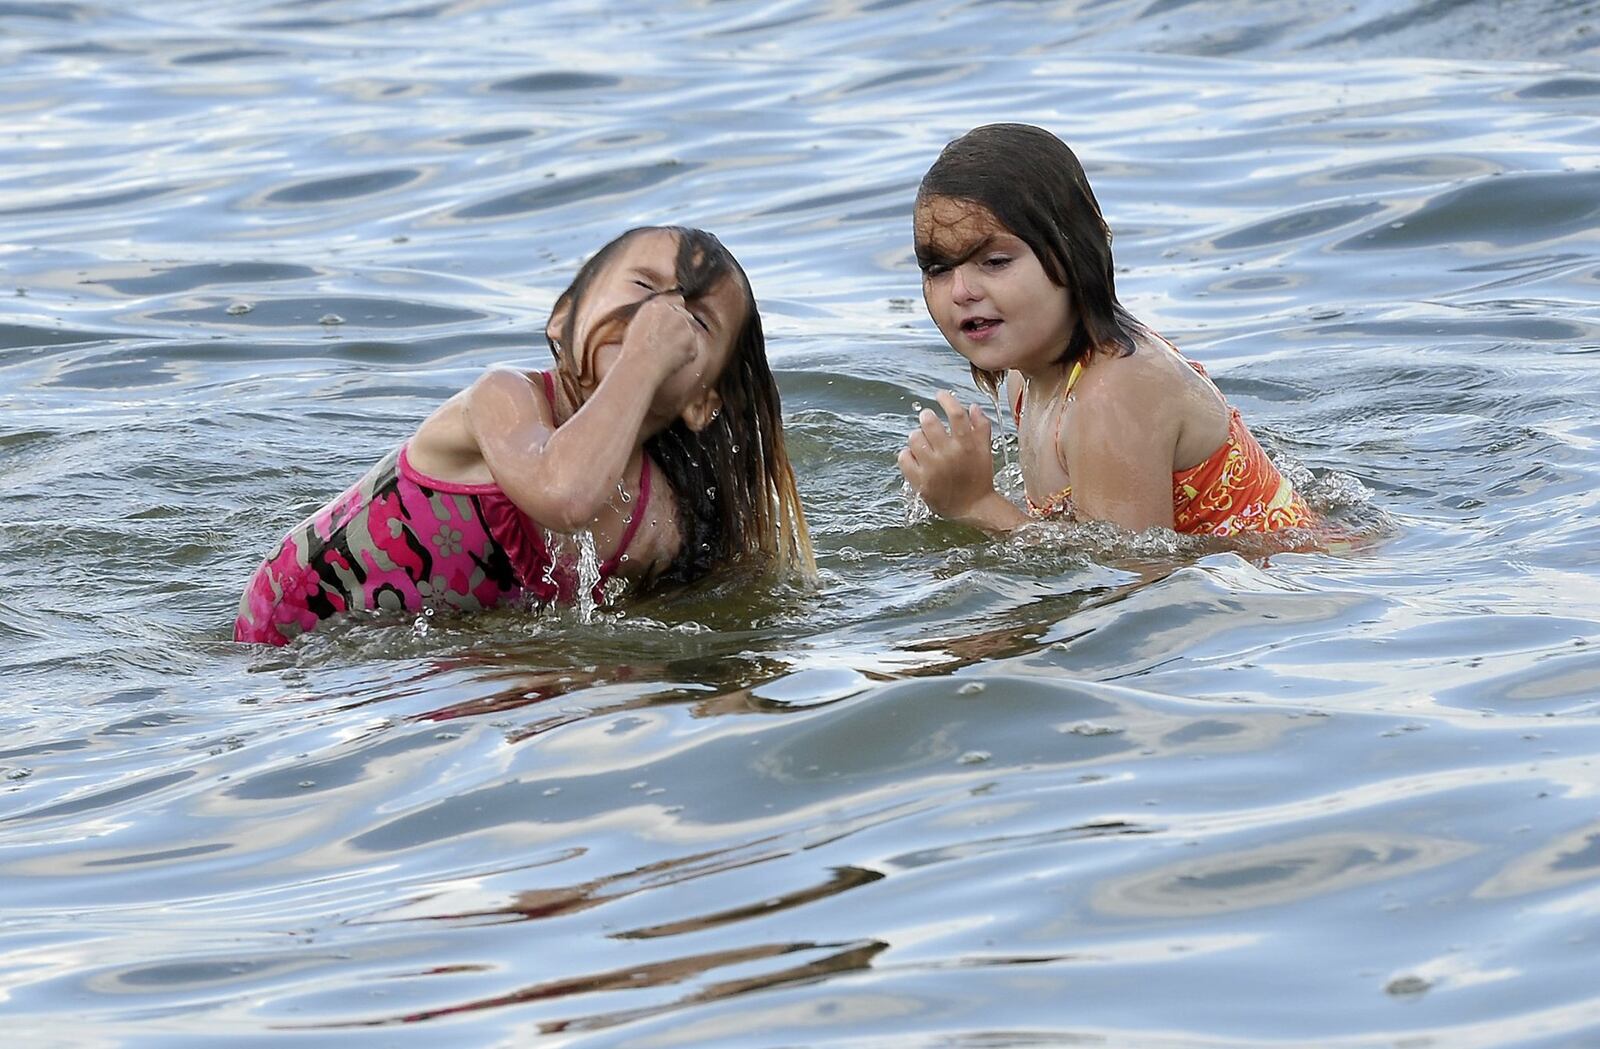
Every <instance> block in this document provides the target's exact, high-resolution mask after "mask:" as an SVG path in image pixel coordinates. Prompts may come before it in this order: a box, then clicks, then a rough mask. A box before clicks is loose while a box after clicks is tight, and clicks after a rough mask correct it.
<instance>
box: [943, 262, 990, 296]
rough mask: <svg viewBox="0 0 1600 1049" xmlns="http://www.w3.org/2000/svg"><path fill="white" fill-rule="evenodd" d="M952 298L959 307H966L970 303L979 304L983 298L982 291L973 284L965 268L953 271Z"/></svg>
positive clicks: (961, 267) (959, 267)
mask: <svg viewBox="0 0 1600 1049" xmlns="http://www.w3.org/2000/svg"><path fill="white" fill-rule="evenodd" d="M950 297H951V298H952V299H954V300H955V303H956V305H957V306H965V305H966V304H967V303H969V302H977V301H978V300H979V299H981V298H983V291H982V289H980V288H978V287H977V286H976V285H975V284H974V283H973V281H972V279H971V277H970V276H969V275H968V273H967V268H966V267H965V266H957V267H956V268H955V269H954V270H953V271H952V279H951V281H950Z"/></svg>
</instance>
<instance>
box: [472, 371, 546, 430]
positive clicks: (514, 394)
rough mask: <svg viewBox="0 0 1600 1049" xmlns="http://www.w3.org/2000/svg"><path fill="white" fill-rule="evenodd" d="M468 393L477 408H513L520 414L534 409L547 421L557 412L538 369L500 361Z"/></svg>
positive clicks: (539, 416)
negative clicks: (526, 369)
mask: <svg viewBox="0 0 1600 1049" xmlns="http://www.w3.org/2000/svg"><path fill="white" fill-rule="evenodd" d="M465 393H466V399H467V403H468V405H469V407H470V409H471V410H474V411H477V410H481V409H489V410H492V411H505V410H511V411H514V412H516V413H518V414H522V413H525V412H529V411H531V412H533V413H534V414H535V415H536V416H537V417H538V418H540V419H541V420H542V421H544V422H551V421H553V416H554V413H553V412H552V410H551V407H550V402H549V400H548V399H547V398H546V397H545V391H544V385H543V380H542V379H541V377H540V373H538V372H529V371H523V370H522V369H520V368H511V367H507V366H505V365H496V366H494V367H491V368H488V369H486V370H485V371H484V373H483V374H482V375H480V376H478V378H477V379H476V381H474V382H473V384H472V385H471V386H469V387H467V389H466V391H465Z"/></svg>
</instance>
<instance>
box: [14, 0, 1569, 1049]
mask: <svg viewBox="0 0 1600 1049" xmlns="http://www.w3.org/2000/svg"><path fill="white" fill-rule="evenodd" d="M602 6H603V11H600V10H596V8H597V7H602ZM1597 7H1600V5H1596V4H1593V3H1562V2H1558V0H1545V2H1542V3H1541V2H1536V0H1530V2H1526V3H1522V4H1492V5H1491V4H1450V3H1413V4H1404V3H1399V2H1392V0H1391V2H1383V0H1360V2H1357V3H1355V4H1353V5H1340V6H1338V7H1337V9H1333V8H1328V7H1323V6H1320V5H1312V4H1310V3H1300V2H1285V3H1274V4H1246V3H1242V2H1228V0H1197V2H1192V3H1184V2H1182V0H1176V2H1174V0H1154V2H1139V3H1130V2H1116V0H1114V2H1111V3H1098V4H1096V3H1064V4H1055V5H1040V4H1024V3H1014V4H989V3H979V2H966V3H962V2H953V0H951V2H928V3H905V4H895V3H884V2H878V3H853V2H840V3H834V4H829V5H827V6H825V7H824V6H821V5H813V4H804V3H796V2H775V0H731V2H721V3H711V2H705V3H681V4H670V5H665V6H662V5H642V4H640V5H628V4H608V5H590V4H577V3H552V4H543V3H541V4H526V5H518V4H511V3H506V2H503V0H458V2H454V3H451V2H444V3H432V4H421V5H408V4H405V3H399V2H387V0H360V2H356V3H319V2H315V0H309V2H308V0H298V2H296V0H250V2H240V3H223V2H220V0H205V2H201V0H187V2H173V3H167V4H162V5H155V4H143V5H110V4H92V3H48V4H47V3H0V57H3V61H0V87H3V90H0V114H3V117H4V122H3V125H0V223H3V224H0V238H3V242H0V264H3V266H4V282H3V284H0V290H3V294H4V297H0V388H3V390H4V394H3V398H4V402H3V403H4V405H5V412H4V414H3V416H0V478H3V482H4V492H5V498H4V499H3V500H0V572H3V577H4V583H3V585H0V667H3V668H4V673H5V680H6V682H7V684H8V686H9V687H8V689H7V700H6V702H5V703H4V705H3V706H0V729H3V731H4V737H3V743H0V774H3V775H4V777H5V778H4V779H3V780H0V1016H3V1017H4V1019H5V1022H6V1026H7V1029H8V1032H9V1037H10V1038H11V1039H12V1040H13V1041H12V1044H19V1045H28V1046H86V1045H125V1046H154V1045H162V1046H168V1045H206V1046H211V1045H217V1044H227V1045H230V1046H233V1045H239V1046H247V1045H254V1044H257V1043H262V1042H266V1041H269V1040H275V1039H280V1038H295V1039H298V1040H299V1041H301V1042H304V1043H306V1044H339V1045H347V1044H349V1045H366V1044H373V1045H402V1044H404V1045H413V1044H415V1045H440V1044H449V1045H496V1044H540V1045H546V1044H548V1045H584V1046H603V1045H616V1046H623V1045H627V1046H672V1045H683V1046H735V1045H737V1046H751V1045H772V1046H778V1045H840V1046H845V1045H849V1046H856V1045H868V1044H870V1045H882V1046H914V1045H915V1046H971V1047H976V1046H1025V1045H1067V1044H1073V1045H1076V1044H1110V1045H1128V1046H1140V1047H1144V1046H1152V1047H1161V1046H1238V1045H1284V1046H1287V1045H1305V1044H1317V1045H1339V1046H1391V1045H1406V1046H1413V1047H1420V1046H1450V1047H1461V1046H1468V1047H1470V1046H1491V1045H1492V1046H1501V1045H1527V1046H1587V1045H1595V1044H1600V993H1597V991H1596V981H1595V975H1594V974H1595V971H1596V970H1595V962H1594V952H1595V948H1596V946H1597V944H1600V800H1597V795H1600V767H1597V765H1596V762H1597V761H1600V717H1597V715H1600V596H1597V594H1600V586H1597V584H1600V553H1597V551H1600V546H1597V544H1596V541H1595V521H1596V516H1597V509H1600V508H1597V502H1600V497H1597V494H1596V493H1597V492H1600V483H1597V482H1600V422H1597V421H1596V418H1597V414H1596V408H1597V406H1600V378H1597V369H1596V367H1595V355H1596V353H1597V352H1600V309H1597V308H1596V302H1597V299H1600V233H1597V227H1600V149H1597V147H1600V76H1597V75H1596V73H1595V72H1593V70H1595V69H1596V68H1597V67H1600V62H1597V54H1600V52H1597V51H1596V47H1597V45H1600V41H1597V40H1595V39H1594V32H1593V29H1594V24H1595V22H1596V14H1597ZM130 8H131V9H130ZM996 119H1009V120H1025V121H1032V122H1037V123H1043V124H1046V125H1048V126H1050V127H1051V128H1053V129H1055V130H1056V131H1058V132H1059V133H1060V134H1062V135H1063V137H1065V138H1066V139H1067V140H1068V141H1069V142H1071V143H1072V144H1073V145H1074V146H1075V147H1077V148H1078V150H1079V152H1080V153H1081V154H1082V155H1083V156H1084V157H1085V158H1086V160H1087V162H1088V164H1089V168H1090V174H1091V177H1092V178H1093V179H1094V182H1095V186H1096V188H1097V190H1098V192H1099V195H1100V198H1101V201H1102V203H1103V204H1104V206H1105V209H1106V211H1107V213H1108V217H1109V218H1110V220H1111V222H1112V224H1113V226H1114V227H1115V229H1116V230H1117V234H1118V258H1119V261H1120V264H1121V265H1122V266H1123V267H1124V270H1123V272H1122V273H1121V275H1120V278H1119V280H1120V285H1121V289H1122V291H1123V298H1124V300H1125V301H1126V302H1127V303H1128V304H1129V305H1130V306H1131V307H1132V308H1133V309H1134V310H1135V312H1137V313H1139V314H1140V315H1141V316H1143V317H1145V318H1146V319H1148V320H1149V321H1150V322H1151V323H1153V324H1154V325H1155V326H1157V327H1158V328H1160V329H1161V330H1163V331H1164V332H1165V333H1166V334H1168V335H1169V336H1171V337H1173V338H1174V339H1176V340H1177V341H1178V342H1179V343H1180V345H1182V346H1183V348H1184V349H1185V350H1186V352H1188V353H1189V354H1190V355H1191V356H1193V357H1195V358H1197V359H1199V360H1202V361H1204V362H1205V363H1206V364H1207V365H1208V366H1209V368H1210V369H1211V371H1212V372H1213V374H1214V375H1216V376H1218V378H1219V381H1220V383H1221V385H1222V387H1223V388H1224V390H1225V391H1226V392H1227V393H1228V395H1229V396H1230V398H1231V399H1232V400H1234V401H1235V402H1236V403H1238V404H1239V405H1240V406H1241V407H1242V408H1243V409H1244V411H1245V413H1246V415H1247V416H1248V418H1249V419H1250V420H1251V421H1252V424H1253V425H1254V426H1255V428H1256V429H1257V431H1258V432H1259V433H1260V434H1261V435H1262V436H1263V438H1264V440H1265V441H1266V443H1268V445H1269V446H1270V448H1271V449H1272V450H1273V451H1274V452H1275V453H1276V454H1277V455H1279V456H1280V457H1282V458H1283V459H1285V461H1289V462H1292V463H1295V464H1298V465H1297V466H1296V469H1299V470H1301V471H1302V474H1301V476H1302V479H1303V480H1304V482H1305V484H1306V487H1307V488H1308V489H1309V490H1310V491H1311V493H1312V496H1313V498H1314V500H1315V501H1316V502H1317V503H1318V504H1319V505H1320V506H1321V507H1322V508H1323V509H1324V510H1325V511H1326V512H1327V513H1328V514H1329V515H1330V516H1332V517H1333V518H1334V519H1335V520H1337V521H1339V522H1340V523H1341V524H1342V525H1343V526H1345V527H1346V528H1347V529H1348V530H1349V531H1350V532H1351V533H1352V534H1353V535H1354V536H1356V537H1357V540H1356V542H1354V543H1352V544H1350V546H1349V547H1348V548H1345V549H1340V550H1339V551H1337V552H1330V553H1315V552H1313V553H1305V552H1301V553H1274V552H1271V551H1268V550H1263V549H1250V548H1239V547H1233V548H1230V547H1225V546H1206V545H1203V544H1198V543H1177V542H1173V541H1171V540H1170V538H1168V539H1163V538H1161V537H1160V536H1146V537H1141V538H1139V539H1136V540H1135V539H1129V538H1128V537H1126V536H1118V535H1116V534H1115V533H1114V532H1112V531H1111V530H1108V529H1102V528H1096V527H1077V528H1065V529H1059V530H1035V531H1033V532H1032V533H1029V534H1024V535H1021V536H1018V537H1015V538H1013V539H1010V540H1006V541H992V540H987V539H984V538H981V537H979V536H976V535H974V534H972V533H968V532H965V531H963V530H960V529H956V528H952V527H949V526H944V525H940V524H937V523H926V522H922V523H908V518H907V506H906V503H905V501H904V499H903V497H902V495H901V488H900V481H899V477H898V474H897V473H896V471H895V469H894V465H893V460H894V455H895V453H896V451H897V450H898V448H899V445H900V441H901V439H902V438H903V435H904V433H905V432H906V430H907V429H908V428H909V427H910V425H911V417H912V406H913V405H914V404H916V403H918V402H920V401H923V400H926V399H928V398H929V397H930V396H931V394H932V392H933V391H934V390H936V389H937V388H939V387H941V386H956V387H959V388H962V389H967V388H968V386H967V384H966V382H965V379H964V376H963V373H962V369H961V367H960V366H959V364H958V361H957V360H956V358H955V357H954V355H953V354H952V353H950V352H949V351H948V349H946V348H944V347H943V346H942V343H941V341H940V340H939V338H938V335H937V333H936V332H935V331H934V329H933V328H932V326H931V324H930V323H929V322H928V320H927V318H926V316H925V315H924V314H923V311H922V307H921V304H920V302H919V301H918V289H917V278H916V273H915V268H914V266H913V264H912V260H911V256H910V236H909V222H908V211H909V202H910V197H911V194H912V192H913V189H914V187H915V185H916V182H917V180H918V179H919V178H920V176H921V174H922V171H923V170H924V169H925V167H926V166H927V164H928V163H929V162H930V161H931V159H932V158H933V156H934V155H935V153H936V152H937V150H938V148H939V147H940V146H941V145H942V144H943V143H944V142H945V141H946V140H947V139H949V138H950V137H952V136H953V135H954V134H957V133H959V132H960V131H963V130H965V129H966V128H968V127H970V126H972V125H974V124H977V123H981V122H985V121H989V120H996ZM662 221H667V222H680V223H689V224H695V225H702V226H705V227H707V228H710V229H712V230H714V231H716V232H718V233H719V234H720V235H722V236H723V238H724V239H725V240H726V241H727V242H728V244H729V245H730V246H731V247H732V248H733V249H734V251H735V252H736V253H737V254H738V255H739V256H740V258H741V259H742V260H743V261H744V263H745V264H746V267H747V268H748V269H749V271H750V273H751V275H752V279H753V281H754V283H755V287H756V291H757V295H758V298H759V299H760V301H761V304H762V308H763V311H764V314H765V317H766V320H767V328H768V332H769V339H770V346H771V350H772V353H773V356H774V360H775V363H776V365H777V367H778V370H779V378H780V384H781V386H782V390H783V396H784V402H785V407H786V410H787V418H788V426H789V430H790V434H791V446H792V449H793V451H794V454H795V456H796V458H797V466H798V469H799V472H800V474H801V482H802V493H803V495H804V496H805V498H806V502H807V506H808V510H809V513H810V515H811V520H812V523H813V529H814V535H815V537H816V540H817V543H818V547H819V555H820V560H821V563H822V566H823V569H824V579H823V582H822V585H821V586H820V587H818V588H816V589H814V590H805V589H797V588H792V587H778V588H774V589H770V590H769V589H764V588H753V587H751V586H749V582H748V581H747V580H729V581H726V582H724V583H723V584H721V585H719V586H713V587H709V588H706V589H704V590H702V591H700V592H697V593H694V594H689V595H683V596H679V597H676V598H671V599H657V600H654V601H650V602H646V603H643V604H637V605H633V606H629V608H628V610H627V613H626V614H625V615H623V616H620V617H616V616H613V617H605V616H601V617H598V618H597V619H596V620H595V621H593V622H585V621H584V620H583V618H582V617H580V616H578V615H576V614H571V613H567V614H558V615H542V616H533V615H528V614H525V613H514V612H501V613H496V614H492V615H487V616H482V617H478V618H475V619H451V618H448V617H444V616H436V617H433V618H432V619H429V620H425V621H422V622H420V623H413V622H410V621H398V622H393V623H388V624H382V625H373V624H370V623H368V624H361V625H356V626H348V627H344V628H341V629H333V630H329V631H326V632H323V633H319V634H315V635H311V636H310V637H308V638H307V639H305V640H304V641H303V642H302V643H299V644H297V645H295V646H291V647H290V648H289V649H287V650H285V651H283V652H274V653H266V652H261V651H255V650H251V649H247V648H245V647H242V646H236V645H233V644H231V643H230V642H228V641H227V640H226V638H227V636H228V628H229V625H230V623H231V617H232V612H233V607H234V604H235V602H236V600H237V594H238V591H239V589H240V587H241V585H242V582H243V579H244V577H245V576H246V574H247V573H248V571H249V570H250V569H251V568H252V567H253V566H254V564H255V562H256V561H257V559H258V558H259V557H260V556H262V554H263V553H264V551H265V548H266V547H267V546H268V545H270V543H271V542H273V541H274V540H275V539H276V538H277V537H278V536H279V535H281V534H282V532H283V531H284V530H285V529H286V527H287V526H289V525H290V524H292V523H293V522H294V521H295V520H297V519H298V518H299V517H300V516H301V515H303V514H304V513H305V512H307V511H309V510H310V509H312V508H314V507H316V506H318V505H320V504H321V503H322V502H323V501H324V500H325V499H326V498H327V497H328V496H329V495H331V494H332V493H334V492H335V491H337V490H339V489H340V488H342V487H343V486H344V485H346V484H348V483H349V481H350V480H352V479H353V478H354V477H356V476H357V475H358V474H359V473H360V472H361V471H362V470H364V469H365V467H366V466H367V465H369V464H370V463H371V462H372V461H374V460H375V459H376V458H377V457H378V456H379V455H381V454H382V453H383V452H384V451H385V450H387V449H388V448H390V447H391V446H392V445H393V444H394V443H396V442H397V441H398V440H400V439H401V438H402V437H403V436H404V435H406V434H407V433H408V432H409V430H410V428H411V427H412V426H413V425H414V424H415V422H416V421H417V420H418V419H420V418H421V417H422V416H423V415H424V414H425V413H426V412H427V411H428V410H429V409H430V408H431V407H432V406H433V405H434V404H436V403H437V402H438V401H439V400H441V399H442V398H444V397H445V396H447V395H448V394H449V393H450V392H453V391H454V390H455V389H457V388H459V387H460V386H462V385H464V384H465V383H467V382H468V381H470V379H471V378H472V377H473V376H474V375H475V374H476V373H477V372H478V370H480V369H481V368H483V367H484V366H485V365H487V364H490V363H493V362H501V361H517V362H528V363H533V364H536V363H538V362H540V361H542V360H544V359H545V351H544V350H543V348H542V340H541V339H539V338H538V337H537V336H538V333H539V331H540V330H541V328H542V325H543V322H544V318H545V313H546V311H547V310H548V308H549V306H550V304H551V301H552V299H553V297H554V295H555V294H556V292H557V291H559V289H560V288H561V287H562V286H564V284H565V281H566V279H567V278H568V277H569V276H570V274H571V272H572V271H573V269H574V268H575V266H576V264H577V263H578V262H579V261H580V259H581V258H582V257H583V256H584V254H585V253H586V252H588V251H591V250H593V249H594V248H595V247H596V246H598V245H599V244H600V243H602V242H603V241H604V240H606V239H608V238H609V237H610V236H611V235H613V234H614V233H616V232H617V231H619V230H620V229H622V228H624V227H625V226H628V225H632V224H636V223H640V222H662ZM329 315H333V317H336V318H338V319H339V320H341V321H342V323H333V322H332V318H330V316H329ZM324 320H327V323H324ZM969 396H970V395H969Z"/></svg>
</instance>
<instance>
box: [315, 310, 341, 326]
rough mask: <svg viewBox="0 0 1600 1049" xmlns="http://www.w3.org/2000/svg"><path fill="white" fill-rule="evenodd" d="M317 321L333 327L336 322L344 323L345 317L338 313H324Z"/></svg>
mask: <svg viewBox="0 0 1600 1049" xmlns="http://www.w3.org/2000/svg"><path fill="white" fill-rule="evenodd" d="M317 323H318V324H323V325H326V326H328V327H330V328H331V327H333V326H334V325H335V324H343V323H344V318H343V317H341V316H339V315H338V314H337V313H324V314H323V315H322V316H320V317H318V318H317Z"/></svg>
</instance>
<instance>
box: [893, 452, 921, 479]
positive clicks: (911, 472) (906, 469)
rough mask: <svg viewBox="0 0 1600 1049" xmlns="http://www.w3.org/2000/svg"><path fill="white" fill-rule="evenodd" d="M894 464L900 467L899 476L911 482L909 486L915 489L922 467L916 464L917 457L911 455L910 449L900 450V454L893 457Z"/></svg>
mask: <svg viewBox="0 0 1600 1049" xmlns="http://www.w3.org/2000/svg"><path fill="white" fill-rule="evenodd" d="M895 464H896V465H897V466H899V467H900V476H902V477H904V478H905V479H906V480H907V481H909V482H911V486H912V487H913V488H915V487H916V486H917V484H918V482H919V481H920V480H921V475H922V466H921V464H920V463H918V462H917V457H916V456H914V455H912V454H911V449H910V448H902V449H900V454H899V455H898V456H896V457H895Z"/></svg>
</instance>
